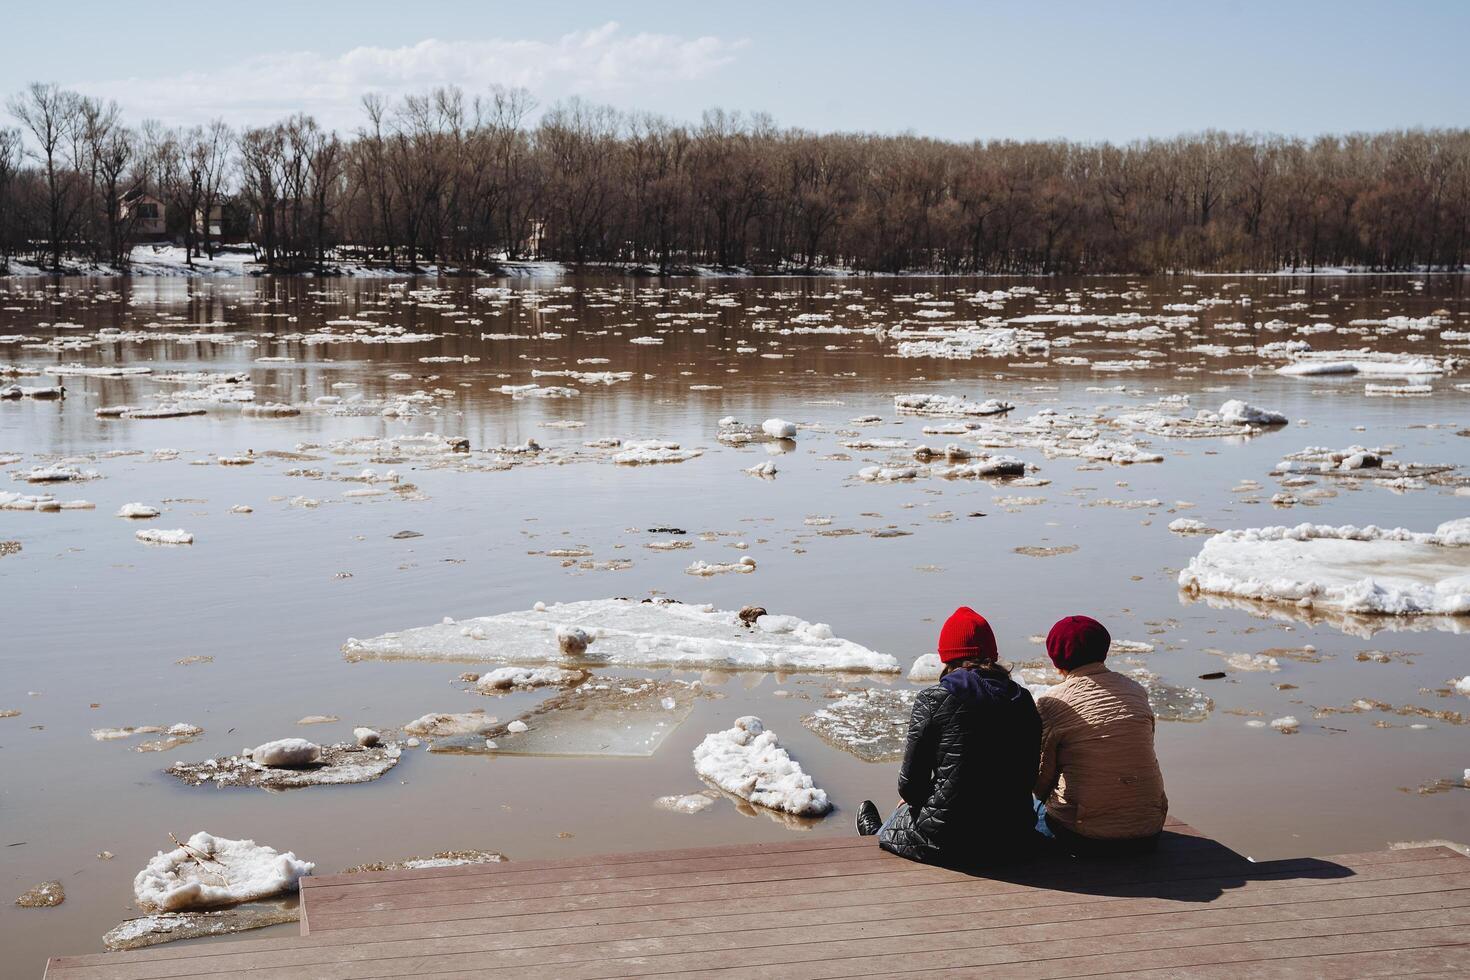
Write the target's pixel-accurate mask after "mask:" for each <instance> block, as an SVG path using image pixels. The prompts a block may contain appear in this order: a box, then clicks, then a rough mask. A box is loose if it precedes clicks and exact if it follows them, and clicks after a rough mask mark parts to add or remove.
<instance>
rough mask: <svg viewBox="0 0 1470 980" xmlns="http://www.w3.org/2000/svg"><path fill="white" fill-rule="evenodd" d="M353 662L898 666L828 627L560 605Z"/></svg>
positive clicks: (423, 636)
mask: <svg viewBox="0 0 1470 980" xmlns="http://www.w3.org/2000/svg"><path fill="white" fill-rule="evenodd" d="M566 627H575V628H578V629H581V630H584V631H585V632H586V633H587V634H588V636H589V637H590V638H591V642H590V645H589V646H588V648H587V649H586V651H585V652H583V653H582V654H580V655H577V656H576V657H568V655H567V654H565V653H563V652H562V650H561V648H560V645H559V643H558V641H557V637H556V634H557V631H558V630H559V629H563V628H566ZM342 652H343V655H344V656H345V657H346V658H347V659H349V660H364V659H371V660H442V661H455V662H472V663H473V662H480V663H487V662H488V663H496V662H499V663H504V664H552V665H559V666H568V667H583V666H597V665H608V666H616V667H671V666H672V667H714V668H727V669H751V670H826V671H880V672H896V671H897V670H898V669H899V668H898V662H897V661H896V660H894V659H893V658H892V657H891V656H888V655H887V654H882V653H875V652H874V651H872V650H869V649H867V648H866V647H863V646H860V645H858V644H856V643H853V642H852V641H850V640H844V639H840V638H838V637H836V636H834V635H833V633H832V628H831V627H830V626H827V625H826V624H824V623H808V622H806V621H804V620H801V619H798V618H797V617H795V616H780V615H765V616H761V617H759V618H758V619H756V620H755V623H754V625H753V626H747V625H746V624H745V623H744V622H742V621H741V619H740V616H739V614H738V613H737V612H731V611H724V610H717V609H715V608H714V607H713V606H708V605H686V604H684V603H679V602H672V601H668V600H650V601H644V602H640V601H637V600H633V599H596V600H588V601H583V602H567V603H557V604H554V605H550V606H545V607H543V608H541V609H532V610H530V611H526V612H511V613H501V614H499V615H496V616H485V617H481V618H477V619H465V620H459V621H454V620H450V621H449V622H446V623H439V624H436V625H433V626H424V627H419V628H416V629H410V630H404V631H402V632H397V633H385V634H383V635H382V636H378V637H374V638H372V639H367V640H358V639H349V640H348V641H347V643H346V644H345V645H344V646H343V647H342Z"/></svg>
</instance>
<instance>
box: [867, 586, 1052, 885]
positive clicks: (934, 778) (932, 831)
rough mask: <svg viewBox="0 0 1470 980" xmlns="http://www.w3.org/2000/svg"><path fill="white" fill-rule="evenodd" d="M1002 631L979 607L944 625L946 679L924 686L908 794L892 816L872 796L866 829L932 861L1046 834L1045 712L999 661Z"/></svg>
mask: <svg viewBox="0 0 1470 980" xmlns="http://www.w3.org/2000/svg"><path fill="white" fill-rule="evenodd" d="M997 656H998V654H997V651H996V646H995V633H994V632H993V631H992V630H991V628H990V624H989V623H987V622H986V621H985V617H983V616H981V615H980V614H979V613H977V612H975V611H974V610H973V609H970V608H969V607H967V606H966V607H961V608H960V609H957V610H955V613H954V615H952V616H950V617H949V619H948V620H947V621H946V622H945V624H944V628H943V629H942V630H941V631H940V634H939V659H940V661H941V662H943V664H944V672H943V673H942V674H941V675H940V678H939V683H938V684H936V685H935V686H933V687H930V688H926V689H925V690H923V691H920V692H919V694H918V696H917V697H916V698H915V699H914V710H913V715H912V716H911V718H910V721H909V735H908V745H907V747H906V748H905V751H904V756H903V768H902V769H901V770H899V775H898V795H899V796H900V797H901V798H902V800H903V802H902V803H900V804H899V807H898V809H897V810H895V811H894V812H893V815H892V816H890V817H889V818H888V820H887V821H886V822H885V821H881V820H880V818H879V816H878V810H877V807H875V806H874V805H873V803H872V801H871V800H865V801H864V802H863V805H862V807H861V808H860V809H859V812H858V833H860V834H864V835H871V834H877V835H878V845H879V846H880V847H882V848H883V850H885V851H890V852H892V853H894V854H897V855H899V856H900V857H905V858H908V859H909V860H912V861H922V862H924V863H927V864H945V865H975V864H992V863H1000V862H1003V861H1008V860H1015V859H1017V858H1020V857H1025V856H1026V855H1028V854H1029V853H1030V852H1031V850H1032V848H1033V847H1035V846H1036V845H1037V844H1038V843H1039V842H1040V840H1041V837H1040V835H1039V834H1037V832H1036V809H1035V801H1034V800H1033V798H1032V796H1031V788H1032V786H1033V784H1034V783H1035V782H1036V764H1037V759H1038V758H1039V757H1040V754H1041V718H1040V716H1039V715H1038V714H1037V712H1036V705H1035V703H1034V702H1033V701H1032V699H1031V693H1030V692H1029V691H1027V690H1026V689H1025V688H1024V687H1022V686H1021V685H1019V684H1017V683H1016V682H1015V681H1013V680H1011V677H1010V671H1008V670H1007V669H1006V668H1005V667H1003V666H1001V665H1000V664H999V663H997V662H996V661H997Z"/></svg>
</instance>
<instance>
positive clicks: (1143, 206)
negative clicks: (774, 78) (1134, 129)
mask: <svg viewBox="0 0 1470 980" xmlns="http://www.w3.org/2000/svg"><path fill="white" fill-rule="evenodd" d="M362 107H363V116H362V123H361V125H360V126H359V127H358V128H357V129H356V130H354V131H353V132H352V133H350V134H340V133H337V132H333V131H330V130H327V129H324V128H323V127H322V126H320V125H318V124H317V122H316V121H315V120H313V119H312V118H311V117H309V116H305V115H296V116H291V117H290V118H287V119H283V120H281V121H280V122H278V123H276V124H274V125H269V126H263V127H258V128H244V129H237V128H235V127H232V126H231V125H230V124H229V123H228V122H227V121H224V120H220V121H216V122H214V123H212V124H210V125H208V126H199V127H193V128H183V129H170V128H166V127H164V126H161V125H159V124H158V123H156V122H153V121H146V120H145V121H141V122H139V123H137V124H136V125H133V124H129V123H128V122H127V121H126V120H124V119H123V118H122V117H121V115H120V113H119V111H118V108H117V107H116V106H115V105H113V104H111V103H108V102H105V101H100V100H98V99H94V98H90V97H86V96H82V95H79V94H76V93H73V92H70V91H66V90H64V89H60V88H58V87H56V86H54V85H40V84H37V85H32V86H31V87H29V88H28V89H27V90H25V91H24V92H21V93H19V94H18V95H16V96H15V97H13V98H11V99H10V100H9V101H8V103H7V108H8V110H9V114H10V116H11V117H12V121H13V123H14V125H13V126H11V127H5V126H0V265H3V264H4V263H5V262H6V261H7V260H13V259H24V260H26V261H30V262H36V263H39V264H41V265H43V266H45V267H49V268H56V269H62V268H66V267H68V266H69V265H74V264H75V263H77V262H97V263H110V264H113V265H117V266H123V265H125V264H126V262H127V259H128V254H129V251H130V249H131V247H132V246H133V245H134V244H135V243H138V242H140V241H147V240H151V241H161V240H167V241H174V242H177V243H179V244H182V245H184V246H185V247H186V248H187V249H188V250H189V254H190V255H191V256H193V255H212V254H213V253H214V252H215V251H216V250H217V249H219V248H220V247H222V246H224V245H226V244H229V245H232V246H239V245H242V244H248V245H249V246H250V247H251V248H253V249H254V250H255V251H256V253H257V254H258V256H259V258H260V260H261V261H262V262H264V263H265V264H266V265H267V266H268V267H269V268H272V269H277V270H280V271H285V272H292V271H306V270H313V269H315V270H327V271H329V270H330V268H331V266H332V264H333V263H334V262H337V261H348V260H350V261H354V262H359V263H372V264H380V265H384V266H389V267H394V268H405V269H408V268H413V267H417V266H421V265H423V264H428V263H432V264H435V265H439V266H441V267H468V268H477V269H484V268H493V267H494V265H495V264H496V263H497V262H499V261H507V260H509V261H514V260H521V259H549V260H558V261H562V262H567V263H573V264H599V263H618V264H622V265H623V266H624V267H643V268H646V269H648V270H650V271H665V272H667V271H676V270H679V269H681V268H686V267H688V266H690V265H694V264H701V265H710V266H720V267H731V268H744V269H750V270H754V271H775V270H786V271H790V270H793V269H795V270H799V269H820V268H822V267H832V266H836V267H842V268H846V269H851V270H857V271H866V272H905V271H924V272H947V273H1053V272H1088V273H1117V272H1123V273H1146V272H1156V271H1169V270H1214V271H1248V270H1274V269H1280V268H1311V267H1317V266H1323V265H1328V266H1333V265H1351V266H1362V267H1367V268H1372V269H1381V270H1399V269H1410V268H1420V267H1433V268H1458V267H1460V266H1462V265H1463V264H1464V263H1465V262H1466V261H1467V254H1466V253H1467V245H1470V242H1467V232H1470V131H1466V130H1408V131H1400V132H1387V133H1377V134H1351V135H1345V136H1323V137H1320V138H1316V139H1311V140H1303V139H1296V138H1290V137H1282V136H1268V135H1244V134H1227V133H1219V132H1204V133H1200V134H1197V135H1191V136H1181V137H1177V138H1173V139H1162V140H1143V141H1139V142H1134V143H1128V144H1126V145H1120V146H1115V145H1112V144H1109V143H1073V142H1068V141H1063V140H1055V141H1046V142H1037V141H1028V142H1015V141H1008V140H992V141H984V142H980V141H977V142H972V143H956V142H946V141H943V140H935V139H926V138H924V137H921V136H914V135H897V136H880V135H871V134H860V133H834V134H820V133H812V132H807V131H804V130H798V129H784V128H780V127H778V126H776V125H775V124H774V123H773V122H772V121H771V120H770V119H769V118H768V117H765V116H762V115H754V116H742V115H738V114H730V113H726V112H723V111H718V110H716V111H711V112H708V113H706V114H705V115H704V117H703V119H702V120H701V121H700V122H699V123H698V124H697V125H683V124H679V123H675V122H670V121H668V120H665V119H662V118H658V117H655V116H649V115H642V114H629V113H623V112H619V111H617V110H615V109H611V108H608V107H604V106H596V105H591V104H588V103H585V102H582V101H578V100H572V101H568V102H563V103H558V104H557V105H554V106H551V107H550V108H548V109H546V110H545V111H544V112H541V113H539V114H538V113H537V112H536V111H535V110H536V108H537V107H536V106H535V104H534V103H533V101H532V99H531V97H530V96H529V95H528V94H527V93H526V92H524V91H522V90H496V91H492V92H490V93H488V94H486V95H483V96H479V97H470V96H467V95H465V94H464V93H461V92H459V91H457V90H455V89H439V90H435V91H432V92H429V93H427V94H424V95H417V96H409V97H406V98H404V99H402V100H401V101H398V102H389V101H387V100H385V99H383V98H381V97H378V96H372V95H370V96H367V97H365V98H364V99H363V100H362Z"/></svg>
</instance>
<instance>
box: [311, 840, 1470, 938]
mask: <svg viewBox="0 0 1470 980" xmlns="http://www.w3.org/2000/svg"><path fill="white" fill-rule="evenodd" d="M1401 853H1405V854H1407V853H1409V852H1401ZM1440 861H1442V862H1445V863H1444V864H1440V863H1439V862H1440ZM1467 861H1470V859H1466V858H1464V857H1462V856H1460V855H1457V854H1454V853H1453V852H1449V857H1444V858H1439V859H1438V861H1437V860H1435V855H1432V854H1426V855H1415V856H1414V857H1412V858H1408V859H1406V860H1404V861H1402V862H1394V863H1393V864H1391V865H1390V864H1382V863H1378V862H1366V861H1365V862H1361V863H1360V866H1359V867H1358V868H1353V867H1352V866H1351V865H1348V864H1340V863H1339V864H1335V865H1328V866H1327V867H1333V868H1338V869H1343V870H1344V873H1348V872H1351V873H1356V874H1357V875H1359V876H1363V875H1369V876H1373V877H1382V876H1391V875H1393V874H1394V873H1395V872H1394V871H1392V870H1389V869H1393V868H1403V867H1404V866H1407V865H1414V866H1416V870H1417V871H1418V873H1422V874H1429V873H1435V872H1436V871H1440V872H1443V871H1457V870H1461V869H1463V868H1465V867H1467V865H1466V862H1467ZM1316 866H1317V865H1316V864H1313V863H1307V864H1301V863H1293V862H1278V863H1276V864H1273V865H1269V866H1268V865H1256V866H1253V868H1258V869H1259V870H1258V871H1256V870H1253V871H1252V872H1251V873H1249V874H1248V875H1245V874H1241V873H1240V870H1241V869H1239V868H1238V867H1236V866H1226V867H1218V866H1214V865H1209V864H1203V865H1195V866H1193V868H1192V869H1178V868H1162V869H1158V870H1157V871H1153V872H1150V871H1144V870H1139V869H1136V868H1134V867H1132V866H1131V865H1129V864H1118V865H1115V869H1116V870H1115V873H1114V875H1113V876H1111V877H1093V878H1086V877H1082V876H1081V875H1079V876H1077V877H1076V878H1074V879H1071V880H1069V881H1065V882H1062V881H1059V880H1057V879H1045V880H1043V881H1042V882H1041V883H1037V884H1033V883H1031V882H1030V881H1026V880H1019V881H1013V880H1007V879H1001V878H973V877H969V876H965V875H962V874H959V873H958V872H953V871H946V870H944V869H939V868H931V867H929V866H926V865H915V864H910V863H908V862H905V861H902V860H898V859H895V860H894V861H892V862H890V863H883V862H875V863H874V864H873V865H866V864H857V865H851V866H847V867H846V868H845V869H844V871H845V872H846V873H844V874H841V875H816V874H806V875H802V876H799V877H797V876H787V877H784V878H782V877H779V876H776V877H772V876H771V875H767V876H765V879H764V880H762V879H761V878H760V877H759V876H750V877H755V878H756V879H757V880H746V881H738V880H734V879H735V878H737V877H739V876H737V875H731V874H723V873H722V874H717V875H712V876H710V877H713V878H716V879H719V878H725V879H728V880H723V881H721V880H715V881H708V880H706V881H704V882H702V883H694V882H691V881H682V882H681V881H677V880H676V881H674V882H673V883H671V884H667V885H658V886H654V887H647V888H632V889H628V888H619V889H616V890H599V891H597V892H580V893H571V894H560V895H538V896H529V895H528V896H518V895H514V894H478V895H470V896H455V898H454V899H453V900H452V901H449V902H443V903H440V904H437V905H427V904H421V905H411V906H409V905H405V906H404V907H397V908H385V909H359V910H354V911H351V912H337V913H334V912H331V911H321V910H319V911H314V912H313V913H312V916H313V923H314V925H313V928H314V929H318V930H320V929H330V928H333V927H334V926H336V925H340V924H342V921H343V920H344V919H345V920H347V921H349V922H350V923H351V924H354V925H360V926H373V925H388V924H391V923H393V922H427V921H434V920H439V919H455V918H472V917H475V916H482V915H495V916H501V915H507V914H532V913H543V914H544V913H552V912H559V911H567V910H571V909H586V908H593V907H595V908H610V907H617V906H620V905H633V904H636V905H670V904H673V905H683V904H684V903H686V902H690V901H700V900H703V899H721V898H723V899H725V900H727V901H747V900H749V901H755V900H760V899H763V898H765V897H768V896H770V895H772V894H778V893H785V894H808V893H830V892H834V891H845V890H847V889H850V888H860V889H862V890H864V891H865V892H868V893H870V894H873V895H874V896H875V900H877V898H880V897H881V896H878V894H877V893H878V892H879V891H880V890H881V889H885V888H891V887H898V886H913V885H931V886H932V885H943V884H959V885H961V886H963V887H962V888H961V892H962V893H963V894H976V895H996V896H999V895H1008V894H1015V893H1018V892H1028V891H1036V890H1042V891H1049V890H1053V888H1055V887H1061V889H1062V890H1064V891H1074V892H1083V893H1088V894H1093V893H1097V892H1102V893H1104V894H1113V895H1120V896H1125V897H1146V893H1147V892H1149V891H1151V890H1158V889H1164V890H1165V893H1166V894H1169V895H1171V896H1174V897H1180V898H1189V897H1191V896H1193V897H1195V899H1196V900H1200V901H1203V900H1207V899H1208V898H1210V897H1213V896H1214V894H1216V893H1219V892H1223V891H1225V890H1228V889H1233V888H1235V887H1238V886H1239V885H1240V884H1242V883H1244V882H1246V881H1251V880H1283V879H1292V878H1293V877H1295V880H1298V881H1312V880H1320V879H1315V878H1309V877H1304V876H1303V875H1304V873H1305V872H1307V871H1309V870H1310V869H1311V868H1313V867H1316ZM1403 873H1410V872H1407V871H1405V872H1403ZM1170 883H1178V884H1177V887H1174V888H1169V887H1168V886H1169V884H1170ZM466 899H468V900H466ZM334 919H336V921H333V920H334Z"/></svg>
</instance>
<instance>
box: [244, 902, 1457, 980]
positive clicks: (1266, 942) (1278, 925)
mask: <svg viewBox="0 0 1470 980" xmlns="http://www.w3.org/2000/svg"><path fill="white" fill-rule="evenodd" d="M1467 926H1470V909H1455V910H1446V911H1441V912H1434V913H1423V914H1421V915H1420V916H1419V917H1418V920H1417V922H1416V924H1415V925H1414V926H1413V927H1411V928H1405V927H1404V924H1403V919H1402V918H1401V917H1400V916H1397V915H1392V914H1390V915H1378V916H1354V917H1348V918H1347V919H1346V920H1324V921H1322V922H1316V921H1307V922H1267V923H1258V924H1252V925H1249V926H1242V927H1226V928H1219V929H1213V928H1212V929H1193V930H1189V929H1186V930H1178V931H1173V932H1169V933H1165V934H1161V935H1157V936H1137V935H1110V936H1107V937H1104V938H1085V939H1079V938H1074V937H1070V936H1068V937H1066V939H1065V940H1064V941H1063V940H1060V939H1059V938H1058V937H1057V936H1056V935H1055V934H1053V935H1051V936H1049V937H1047V938H1046V939H1044V940H1042V941H1039V942H1022V943H1005V942H1001V941H1000V940H1001V938H1002V935H1001V933H1002V930H993V929H960V930H953V929H950V930H939V931H935V932H932V933H924V934H918V935H912V934H911V935H903V936H896V937H894V936H881V937H868V938H859V939H841V940H825V939H818V940H810V939H809V940H801V939H797V940H796V941H794V942H792V943H790V944H786V945H773V946H761V947H745V948H737V949H728V950H714V951H710V950H697V951H694V952H692V953H690V952H688V951H683V950H678V951H657V952H650V953H642V954H635V955H631V956H615V957H612V958H608V957H605V956H602V955H598V950H597V949H596V947H590V948H588V949H586V950H577V951H571V950H568V949H566V948H558V949H559V951H560V953H561V954H562V955H558V956H556V957H554V958H551V959H549V960H548V959H547V958H544V957H543V958H542V959H541V960H540V961H539V962H538V961H536V960H535V959H534V958H530V957H527V956H525V955H513V956H508V955H506V954H503V953H469V954H443V955H436V954H429V955H416V954H412V953H410V954H407V955H403V956H397V955H389V956H384V957H379V958H376V959H371V960H363V961H357V962H342V961H340V960H338V961H332V960H323V961H322V962H317V963H311V964H296V965H291V966H285V967H254V968H252V969H250V971H249V972H250V975H251V977H252V980H287V978H297V977H302V976H310V977H313V978H316V980H364V978H372V977H384V976H417V975H424V974H433V975H435V976H440V977H443V976H470V975H475V974H478V975H480V976H489V977H495V976H505V977H512V976H514V977H517V978H522V980H535V978H542V977H544V978H548V980H550V978H566V980H600V978H611V977H634V976H651V975H669V974H670V973H674V974H675V975H677V974H678V973H679V972H680V971H688V975H690V976H698V975H705V976H719V975H720V974H721V973H726V972H729V971H739V972H741V973H743V974H744V975H746V976H749V975H751V974H753V973H756V972H759V974H760V975H761V976H762V977H763V978H781V977H792V978H806V977H832V976H861V975H875V976H886V975H890V974H892V973H893V972H895V970H901V971H913V970H916V969H919V970H922V969H925V968H926V967H927V966H929V965H934V966H940V967H944V968H955V967H962V966H963V967H976V968H981V967H985V968H996V967H1002V966H1003V967H1005V968H1006V975H1007V976H1012V977H1018V978H1027V977H1034V978H1049V977H1077V976H1088V975H1094V974H1096V973H1099V972H1107V971H1116V970H1119V969H1134V968H1138V967H1158V966H1195V965H1202V964H1213V963H1242V962H1250V961H1252V960H1256V959H1275V958H1282V957H1285V956H1288V955H1303V953H1310V954H1311V955H1322V954H1328V953H1332V954H1341V953H1349V952H1362V951H1373V950H1378V951H1382V950H1385V949H1402V948H1415V947H1420V946H1425V945H1453V944H1457V943H1458V944H1460V945H1462V946H1463V945H1464V944H1465V943H1466V942H1467V940H1466V938H1465V930H1466V927H1467ZM696 938H697V937H696ZM513 952H514V953H516V954H524V953H525V951H513ZM1059 954H1061V955H1059ZM1049 957H1054V958H1049ZM855 969H857V970H859V971H866V973H864V972H854V970H855Z"/></svg>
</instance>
